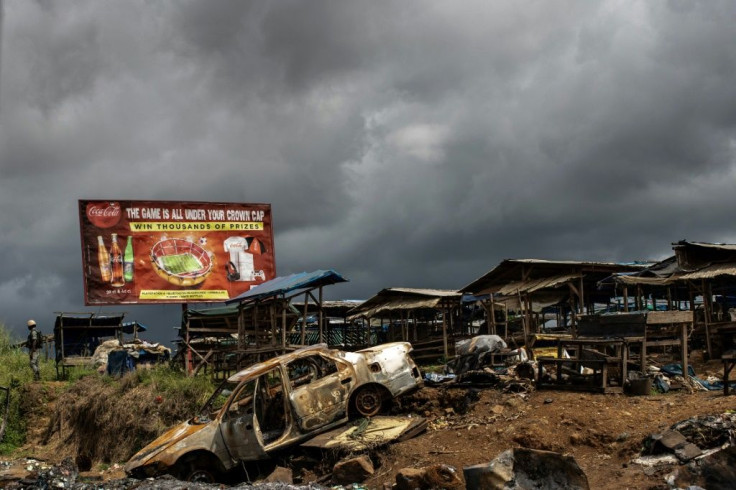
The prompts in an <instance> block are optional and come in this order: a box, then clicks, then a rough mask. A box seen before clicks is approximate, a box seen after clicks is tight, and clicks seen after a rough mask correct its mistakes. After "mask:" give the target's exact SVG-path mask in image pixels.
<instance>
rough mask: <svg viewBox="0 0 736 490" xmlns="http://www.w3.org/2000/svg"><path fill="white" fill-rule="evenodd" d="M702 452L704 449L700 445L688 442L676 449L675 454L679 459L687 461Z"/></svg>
mask: <svg viewBox="0 0 736 490" xmlns="http://www.w3.org/2000/svg"><path fill="white" fill-rule="evenodd" d="M701 454H703V451H701V450H700V448H699V447H698V446H696V445H695V444H692V443H687V444H685V445H684V446H682V447H679V448H677V449H675V456H677V459H679V460H680V461H682V462H683V463H687V462H688V461H690V460H691V459H693V458H697V457H698V456H700V455H701Z"/></svg>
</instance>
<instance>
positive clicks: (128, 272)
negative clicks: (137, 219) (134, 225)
mask: <svg viewBox="0 0 736 490" xmlns="http://www.w3.org/2000/svg"><path fill="white" fill-rule="evenodd" d="M133 264H134V261H133V237H132V236H130V235H129V236H128V243H127V244H126V245H125V254H124V255H123V278H124V279H125V282H133Z"/></svg>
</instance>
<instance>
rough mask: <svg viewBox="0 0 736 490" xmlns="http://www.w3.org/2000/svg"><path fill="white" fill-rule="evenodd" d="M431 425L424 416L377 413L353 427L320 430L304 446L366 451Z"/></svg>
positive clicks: (414, 434) (417, 432)
mask: <svg viewBox="0 0 736 490" xmlns="http://www.w3.org/2000/svg"><path fill="white" fill-rule="evenodd" d="M426 428H427V420H426V419H425V418H423V417H411V418H408V417H384V416H379V417H373V418H370V419H363V420H362V421H359V422H358V423H356V424H355V425H352V426H350V427H340V428H338V429H335V430H331V431H329V432H325V433H324V434H320V435H318V436H317V437H314V438H313V439H310V440H308V441H307V442H304V443H302V446H303V447H312V448H319V449H341V450H346V451H364V450H366V449H368V448H371V447H376V446H382V445H385V444H389V443H392V442H401V441H405V440H407V439H411V438H412V437H415V436H417V435H418V434H420V433H422V432H423V431H424V430H425V429H426Z"/></svg>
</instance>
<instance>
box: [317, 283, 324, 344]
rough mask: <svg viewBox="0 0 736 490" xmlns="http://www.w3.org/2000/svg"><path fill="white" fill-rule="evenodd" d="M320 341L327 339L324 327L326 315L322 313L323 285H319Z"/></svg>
mask: <svg viewBox="0 0 736 490" xmlns="http://www.w3.org/2000/svg"><path fill="white" fill-rule="evenodd" d="M318 299H319V343H320V344H321V343H323V342H324V341H325V333H324V328H323V325H322V323H323V321H324V315H323V314H322V286H320V287H319V298H318Z"/></svg>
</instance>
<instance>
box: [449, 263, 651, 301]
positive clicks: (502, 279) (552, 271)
mask: <svg viewBox="0 0 736 490" xmlns="http://www.w3.org/2000/svg"><path fill="white" fill-rule="evenodd" d="M646 265H647V264H642V263H638V262H631V263H616V262H586V261H574V260H540V259H506V260H504V261H503V262H501V263H500V264H498V265H497V266H496V267H495V268H494V269H492V270H491V271H490V272H487V273H486V274H484V275H483V276H481V277H479V278H478V279H476V280H475V281H473V282H471V283H470V284H468V285H467V286H465V287H464V288H462V289H461V290H460V291H462V292H465V293H473V294H483V293H498V292H499V291H501V290H506V289H508V287H509V286H510V285H512V286H510V287H511V288H512V289H513V288H522V289H524V290H526V289H529V288H532V289H534V290H535V291H538V290H540V289H541V287H540V286H538V285H535V284H534V283H533V281H535V280H537V281H539V280H542V282H544V281H551V283H550V284H549V285H547V286H544V287H556V286H559V285H561V284H562V283H560V282H559V281H560V278H564V277H567V279H565V280H564V281H563V282H569V281H570V280H572V279H574V278H580V277H585V278H586V279H589V280H590V279H594V280H595V281H599V280H601V279H603V278H604V277H607V276H609V275H611V274H613V273H615V272H628V271H638V270H641V269H643V268H644V267H645V266H646ZM517 291H519V290H518V289H514V292H517Z"/></svg>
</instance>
